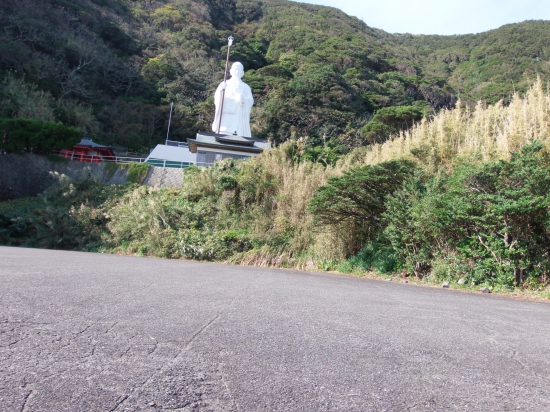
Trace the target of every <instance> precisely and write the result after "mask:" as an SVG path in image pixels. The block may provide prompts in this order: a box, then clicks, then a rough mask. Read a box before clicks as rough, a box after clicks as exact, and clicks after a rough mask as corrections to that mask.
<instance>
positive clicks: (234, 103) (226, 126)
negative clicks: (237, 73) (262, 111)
mask: <svg viewBox="0 0 550 412" xmlns="http://www.w3.org/2000/svg"><path fill="white" fill-rule="evenodd" d="M222 85H223V82H221V83H220V85H219V86H218V88H217V89H216V94H215V96H214V103H215V105H216V115H215V117H214V122H213V123H212V130H213V131H214V132H217V131H218V124H219V121H220V102H221V98H222ZM239 96H241V97H242V101H243V103H244V104H242V105H241V104H239V102H238V100H237V99H238V97H239ZM253 104H254V98H253V97H252V90H250V86H249V85H248V84H246V83H244V82H243V81H236V80H234V79H233V78H231V79H229V80H228V81H227V87H226V89H225V98H224V101H223V113H222V114H221V117H222V121H221V127H220V133H221V134H234V133H236V134H237V135H238V136H243V137H252V136H251V133H250V110H251V109H252V105H253Z"/></svg>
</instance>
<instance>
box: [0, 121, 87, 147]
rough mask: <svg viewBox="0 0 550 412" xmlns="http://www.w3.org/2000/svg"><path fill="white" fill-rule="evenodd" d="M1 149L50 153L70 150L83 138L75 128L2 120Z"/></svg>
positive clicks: (46, 123) (36, 122)
mask: <svg viewBox="0 0 550 412" xmlns="http://www.w3.org/2000/svg"><path fill="white" fill-rule="evenodd" d="M0 132H1V133H2V134H3V136H4V137H3V138H2V141H1V142H0V149H3V150H5V151H6V152H8V153H22V152H34V153H49V152H51V151H52V150H60V149H69V148H71V147H73V146H74V145H75V144H76V143H78V142H79V141H80V139H81V138H82V133H81V132H80V131H79V130H78V129H75V128H74V127H68V126H64V125H63V124H62V123H55V122H41V121H39V120H34V119H0Z"/></svg>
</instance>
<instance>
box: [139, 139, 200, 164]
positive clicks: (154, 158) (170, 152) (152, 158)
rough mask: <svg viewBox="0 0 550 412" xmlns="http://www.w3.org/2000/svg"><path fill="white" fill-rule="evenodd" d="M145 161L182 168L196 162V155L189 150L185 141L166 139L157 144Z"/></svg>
mask: <svg viewBox="0 0 550 412" xmlns="http://www.w3.org/2000/svg"><path fill="white" fill-rule="evenodd" d="M145 161H146V162H147V163H149V164H151V165H153V166H157V167H175V168H183V167H189V166H191V165H194V164H196V163H197V155H196V154H195V153H191V152H190V151H189V145H188V144H187V143H184V142H175V141H172V140H167V141H166V144H159V145H157V147H155V148H154V149H153V150H152V151H151V153H149V156H147V159H146V160H145Z"/></svg>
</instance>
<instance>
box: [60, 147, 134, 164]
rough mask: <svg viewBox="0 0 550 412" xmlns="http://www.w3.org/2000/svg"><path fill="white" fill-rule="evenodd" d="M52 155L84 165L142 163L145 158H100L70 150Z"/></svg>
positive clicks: (99, 156) (100, 156)
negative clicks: (84, 163)
mask: <svg viewBox="0 0 550 412" xmlns="http://www.w3.org/2000/svg"><path fill="white" fill-rule="evenodd" d="M52 154H53V155H56V156H60V157H64V158H65V159H70V160H76V161H79V162H86V163H100V162H114V163H144V162H145V158H142V157H129V156H102V155H87V154H83V153H75V152H74V151H72V150H67V151H59V150H56V151H53V152H52Z"/></svg>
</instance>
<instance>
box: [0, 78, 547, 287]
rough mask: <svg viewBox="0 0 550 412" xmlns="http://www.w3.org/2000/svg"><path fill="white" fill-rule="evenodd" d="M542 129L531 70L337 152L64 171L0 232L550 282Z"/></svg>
mask: <svg viewBox="0 0 550 412" xmlns="http://www.w3.org/2000/svg"><path fill="white" fill-rule="evenodd" d="M549 134H550V94H549V93H548V91H545V90H544V88H543V85H542V83H541V82H540V81H539V82H538V83H536V84H535V85H534V86H533V88H532V89H531V90H530V91H529V92H528V93H526V95H525V96H523V97H519V96H515V97H514V98H513V100H512V102H511V103H510V105H509V106H503V105H500V104H497V105H494V106H489V107H485V106H483V105H482V104H480V105H478V107H477V108H475V110H470V109H468V108H460V109H455V110H449V111H442V112H441V113H439V114H438V115H437V116H435V118H434V119H433V120H432V121H429V122H428V121H424V122H422V123H420V124H418V125H416V126H414V127H413V128H412V129H411V130H410V131H408V132H405V133H402V134H401V135H400V136H394V137H393V138H392V139H391V140H389V141H387V142H385V143H383V144H379V145H373V146H369V147H367V148H362V149H359V150H356V151H354V152H352V153H351V154H350V155H348V156H346V157H344V158H342V159H341V160H340V161H339V162H337V163H336V165H334V166H330V165H329V166H325V165H324V164H322V163H321V162H317V163H313V162H310V161H308V160H304V153H305V152H304V151H303V148H302V147H301V145H300V144H299V143H294V144H290V143H287V144H285V145H282V146H280V147H279V148H277V149H275V150H272V151H270V152H269V153H265V154H264V155H262V156H260V157H259V158H257V159H254V160H251V161H248V162H241V163H239V162H237V163H235V162H230V161H225V162H222V163H220V164H218V165H217V166H216V167H214V168H210V169H195V168H191V169H188V170H187V171H186V179H185V182H184V184H183V187H182V188H181V189H161V190H153V189H150V188H147V187H139V186H135V185H128V186H125V187H104V186H101V185H99V184H97V183H95V182H89V181H88V182H69V181H67V180H66V181H64V182H63V183H62V184H61V185H60V186H58V187H54V188H51V189H49V190H48V191H47V192H46V193H45V194H44V195H43V196H41V197H40V198H37V199H23V200H19V201H14V202H7V203H4V204H2V205H0V219H1V228H2V229H1V231H0V239H1V242H2V243H3V244H12V245H26V246H34V247H47V248H63V249H75V250H91V251H102V252H115V253H128V254H138V255H148V256H161V257H166V258H176V259H177V258H187V259H199V260H210V261H226V262H230V263H235V264H247V265H258V266H273V267H289V268H300V269H317V270H319V269H321V270H338V271H341V272H345V273H355V274H360V275H361V274H365V273H372V272H374V273H381V274H390V273H400V274H401V276H411V277H413V276H414V278H417V279H423V280H427V281H428V282H434V283H435V282H441V281H443V280H447V281H450V282H451V284H454V285H460V287H475V288H477V287H479V286H488V287H490V288H492V289H493V290H497V291H498V290H501V291H502V290H512V289H513V288H519V287H521V288H523V289H529V290H534V291H538V293H541V294H545V296H548V294H549V293H548V289H547V284H548V280H549V279H548V274H549V273H550V260H549V256H548V253H549V252H548V251H549V250H550V216H549V214H548V210H549V206H550V198H549V197H548V193H550V178H549V176H550V166H549V165H550V163H549V161H548V154H549V151H548V148H549V145H550V136H549ZM520 151H521V152H520ZM514 153H515V154H514ZM403 159H404V160H403ZM331 219H332V220H331ZM386 276H387V275H386Z"/></svg>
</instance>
